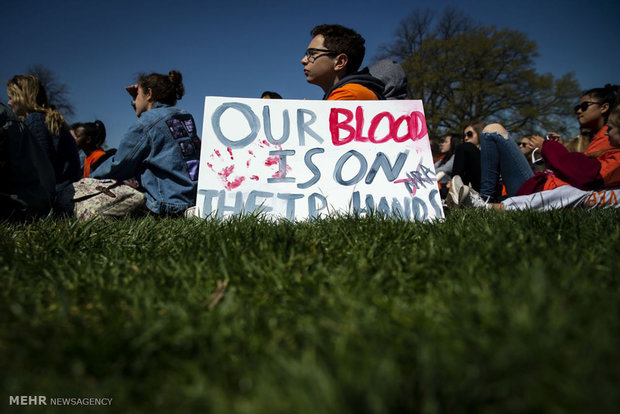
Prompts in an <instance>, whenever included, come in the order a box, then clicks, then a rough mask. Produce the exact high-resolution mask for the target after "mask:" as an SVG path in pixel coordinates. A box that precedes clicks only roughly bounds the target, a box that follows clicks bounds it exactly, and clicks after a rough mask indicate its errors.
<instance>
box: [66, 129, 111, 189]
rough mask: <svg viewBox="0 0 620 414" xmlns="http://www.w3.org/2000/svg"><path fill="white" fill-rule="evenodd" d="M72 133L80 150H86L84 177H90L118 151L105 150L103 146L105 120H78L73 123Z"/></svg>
mask: <svg viewBox="0 0 620 414" xmlns="http://www.w3.org/2000/svg"><path fill="white" fill-rule="evenodd" d="M71 135H73V138H74V139H75V143H76V145H77V147H78V149H79V150H81V151H82V152H84V154H85V155H86V158H84V168H83V170H84V178H88V177H90V173H91V172H92V171H94V170H95V169H96V168H97V167H98V166H99V165H101V163H102V162H104V161H105V160H107V159H108V158H110V157H111V156H113V155H114V154H115V153H116V150H115V149H111V150H108V151H105V150H104V149H103V148H101V147H102V145H103V143H104V142H105V125H103V122H101V121H99V120H96V121H95V122H78V123H75V124H73V125H71Z"/></svg>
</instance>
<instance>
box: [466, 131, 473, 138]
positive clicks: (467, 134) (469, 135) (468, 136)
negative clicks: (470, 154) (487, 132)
mask: <svg viewBox="0 0 620 414" xmlns="http://www.w3.org/2000/svg"><path fill="white" fill-rule="evenodd" d="M465 136H466V137H467V138H472V137H473V136H474V133H473V132H472V131H467V132H466V133H465Z"/></svg>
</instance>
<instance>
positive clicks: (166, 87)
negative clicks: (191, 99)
mask: <svg viewBox="0 0 620 414" xmlns="http://www.w3.org/2000/svg"><path fill="white" fill-rule="evenodd" d="M138 85H139V86H140V87H141V88H142V89H143V90H144V91H146V90H148V89H150V90H151V93H152V94H153V99H154V100H155V101H157V102H161V103H163V104H166V105H176V103H177V100H179V99H181V98H182V97H183V95H184V94H185V87H184V86H183V76H182V75H181V72H179V71H176V70H171V71H170V72H168V75H167V76H166V75H163V74H161V73H151V74H150V75H145V74H140V75H139V76H138Z"/></svg>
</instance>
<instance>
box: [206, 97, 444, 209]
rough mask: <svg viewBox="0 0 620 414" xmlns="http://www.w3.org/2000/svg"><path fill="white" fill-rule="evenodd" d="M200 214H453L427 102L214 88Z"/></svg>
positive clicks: (208, 112)
mask: <svg viewBox="0 0 620 414" xmlns="http://www.w3.org/2000/svg"><path fill="white" fill-rule="evenodd" d="M202 140H203V142H202V150H201V158H200V174H199V180H198V197H197V202H196V208H197V210H198V215H199V216H200V217H206V216H211V215H216V216H218V217H224V216H228V215H230V214H240V213H252V212H257V210H258V212H262V213H264V214H266V215H268V216H273V217H278V218H282V217H283V218H287V219H289V220H303V219H307V218H316V217H324V216H326V215H330V214H334V213H358V214H360V215H363V214H367V213H369V212H370V211H376V212H378V213H381V214H386V215H389V216H395V217H399V218H403V219H408V220H430V219H436V218H443V210H442V206H441V200H440V197H439V191H438V186H437V180H436V177H435V170H434V167H433V158H432V155H431V150H430V145H429V140H428V134H427V131H426V121H425V118H424V109H423V107H422V102H421V101H305V100H303V101H302V100H280V99H278V100H267V99H241V98H223V97H207V98H206V99H205V112H204V122H203V132H202Z"/></svg>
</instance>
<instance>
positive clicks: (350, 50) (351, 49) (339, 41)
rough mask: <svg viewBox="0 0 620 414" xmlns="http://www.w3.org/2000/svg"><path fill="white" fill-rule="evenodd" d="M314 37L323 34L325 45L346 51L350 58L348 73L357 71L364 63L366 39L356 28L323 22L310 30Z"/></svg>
mask: <svg viewBox="0 0 620 414" xmlns="http://www.w3.org/2000/svg"><path fill="white" fill-rule="evenodd" d="M310 34H311V35H312V37H315V36H318V35H323V37H324V38H325V42H324V44H325V47H326V48H327V49H329V50H333V51H334V52H336V53H338V54H340V53H344V54H345V55H347V57H348V58H349V62H348V63H347V71H346V74H347V75H348V74H350V73H353V72H357V70H358V69H359V68H360V66H361V65H362V61H363V60H364V55H365V54H366V47H365V46H364V44H365V43H366V40H364V38H363V37H362V36H361V35H360V34H359V33H357V32H356V31H355V30H352V29H349V28H346V27H344V26H341V25H339V24H321V25H318V26H316V27H315V28H314V29H312V31H311V32H310Z"/></svg>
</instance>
